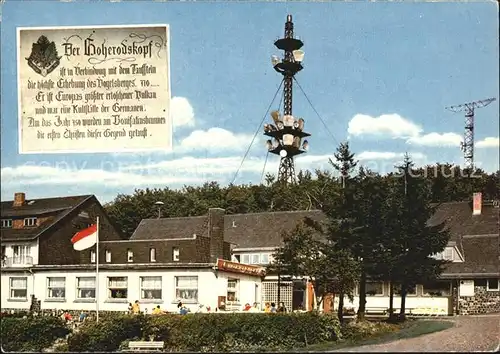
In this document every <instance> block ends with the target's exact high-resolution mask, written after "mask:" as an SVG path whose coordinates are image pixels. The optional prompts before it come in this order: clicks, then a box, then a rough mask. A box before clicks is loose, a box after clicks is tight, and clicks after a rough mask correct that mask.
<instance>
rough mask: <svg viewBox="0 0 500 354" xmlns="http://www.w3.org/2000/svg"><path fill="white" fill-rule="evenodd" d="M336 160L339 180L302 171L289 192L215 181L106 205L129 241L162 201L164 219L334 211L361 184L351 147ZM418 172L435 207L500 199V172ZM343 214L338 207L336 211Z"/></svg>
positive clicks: (449, 168) (443, 167)
mask: <svg viewBox="0 0 500 354" xmlns="http://www.w3.org/2000/svg"><path fill="white" fill-rule="evenodd" d="M335 155H336V159H340V163H339V161H338V160H336V161H331V164H332V166H333V167H334V168H338V170H337V171H338V172H337V173H338V174H340V176H341V178H335V177H334V176H333V174H332V173H330V172H329V171H320V170H317V171H314V173H313V174H311V173H310V172H308V171H300V172H299V173H298V176H297V180H298V183H297V185H295V186H294V187H293V188H287V187H286V186H283V185H282V184H281V183H277V182H276V181H275V178H273V176H267V177H266V182H265V184H260V185H229V186H220V185H219V184H218V183H216V182H207V183H205V184H204V185H202V186H197V187H190V186H186V187H184V188H182V189H180V190H172V189H169V188H168V187H166V188H163V189H149V188H146V189H137V190H135V192H134V193H133V194H131V195H124V194H120V195H118V196H117V197H116V198H115V200H114V201H113V202H112V203H110V204H108V205H107V206H106V210H107V211H108V213H109V215H110V217H111V219H112V220H113V221H114V222H115V223H116V224H117V225H118V226H119V228H120V229H121V230H122V231H123V233H124V235H125V236H130V235H131V234H132V232H133V231H134V230H135V228H136V227H137V225H139V223H140V221H141V220H142V219H146V218H155V217H157V215H158V210H157V208H156V207H155V206H154V203H155V202H157V201H162V202H163V203H165V204H164V206H163V207H162V216H163V217H185V216H199V215H205V214H206V213H207V208H209V207H217V208H225V209H226V212H227V213H229V214H235V213H256V212H265V211H286V210H307V209H321V210H324V211H325V212H326V211H327V210H332V211H333V210H334V209H335V208H333V205H331V204H337V206H338V205H340V204H341V203H340V200H342V198H341V197H342V194H341V192H340V191H341V189H342V188H341V187H342V186H343V185H344V186H346V187H347V188H349V185H350V180H355V179H356V176H353V175H352V174H353V169H354V168H355V167H356V164H357V162H356V161H355V160H354V156H352V153H351V152H350V151H349V145H348V144H343V145H342V146H340V147H339V149H337V152H336V154H335ZM337 155H338V156H337ZM346 171H347V172H346ZM415 173H416V174H419V175H420V176H423V179H424V180H425V183H426V184H427V185H428V186H429V188H430V190H431V201H432V202H448V201H463V200H470V199H471V197H472V192H483V199H485V200H490V199H495V198H498V197H499V196H498V194H499V191H500V171H499V172H496V173H492V174H486V173H485V172H483V171H480V170H479V171H478V172H477V173H475V175H474V176H475V178H468V177H465V174H464V171H462V170H461V169H460V167H458V166H453V165H449V164H436V165H432V166H426V167H424V168H418V169H415ZM342 176H344V178H342ZM393 177H394V174H389V175H385V176H381V177H380V178H381V179H383V180H384V181H388V180H391V179H394V178H393ZM476 177H477V178H476ZM332 182H336V183H332ZM347 196H349V195H347ZM347 202H348V203H349V200H347ZM339 209H341V208H339V207H337V208H336V210H337V211H338V210H339ZM337 217H338V215H337Z"/></svg>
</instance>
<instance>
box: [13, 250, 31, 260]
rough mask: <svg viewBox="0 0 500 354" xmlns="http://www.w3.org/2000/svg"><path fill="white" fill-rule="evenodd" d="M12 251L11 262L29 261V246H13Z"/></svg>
mask: <svg viewBox="0 0 500 354" xmlns="http://www.w3.org/2000/svg"><path fill="white" fill-rule="evenodd" d="M12 253H13V256H14V259H13V264H29V263H31V256H30V255H31V246H13V247H12Z"/></svg>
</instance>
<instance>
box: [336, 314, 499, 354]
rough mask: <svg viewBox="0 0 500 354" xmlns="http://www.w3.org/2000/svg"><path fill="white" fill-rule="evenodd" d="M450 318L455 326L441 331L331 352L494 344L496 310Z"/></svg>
mask: <svg viewBox="0 0 500 354" xmlns="http://www.w3.org/2000/svg"><path fill="white" fill-rule="evenodd" d="M451 320H452V321H453V322H455V326H454V327H453V328H450V329H447V330H444V331H440V332H435V333H431V334H426V335H422V336H420V337H416V338H409V339H401V340H397V341H394V342H389V343H384V344H374V345H365V346H361V347H356V348H345V349H341V350H336V351H335V352H475V351H493V350H495V349H497V348H498V345H499V344H500V314H494V315H483V316H461V317H455V318H452V319H451Z"/></svg>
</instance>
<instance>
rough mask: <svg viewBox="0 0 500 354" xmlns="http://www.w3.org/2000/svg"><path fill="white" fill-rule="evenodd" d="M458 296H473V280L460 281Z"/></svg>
mask: <svg viewBox="0 0 500 354" xmlns="http://www.w3.org/2000/svg"><path fill="white" fill-rule="evenodd" d="M459 293H460V296H474V280H461V281H460V292H459Z"/></svg>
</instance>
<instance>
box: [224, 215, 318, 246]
mask: <svg viewBox="0 0 500 354" xmlns="http://www.w3.org/2000/svg"><path fill="white" fill-rule="evenodd" d="M306 217H307V218H310V219H312V220H314V221H317V222H321V221H323V220H326V216H325V214H323V212H321V211H320V210H310V211H277V212H265V213H251V214H232V215H225V216H224V239H225V240H226V241H228V242H231V243H232V244H234V245H235V247H236V248H258V247H279V246H280V245H281V243H282V239H281V236H282V233H283V232H284V231H286V232H288V231H292V230H293V229H294V228H295V227H296V226H297V223H298V222H299V221H301V220H304V218H306Z"/></svg>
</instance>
